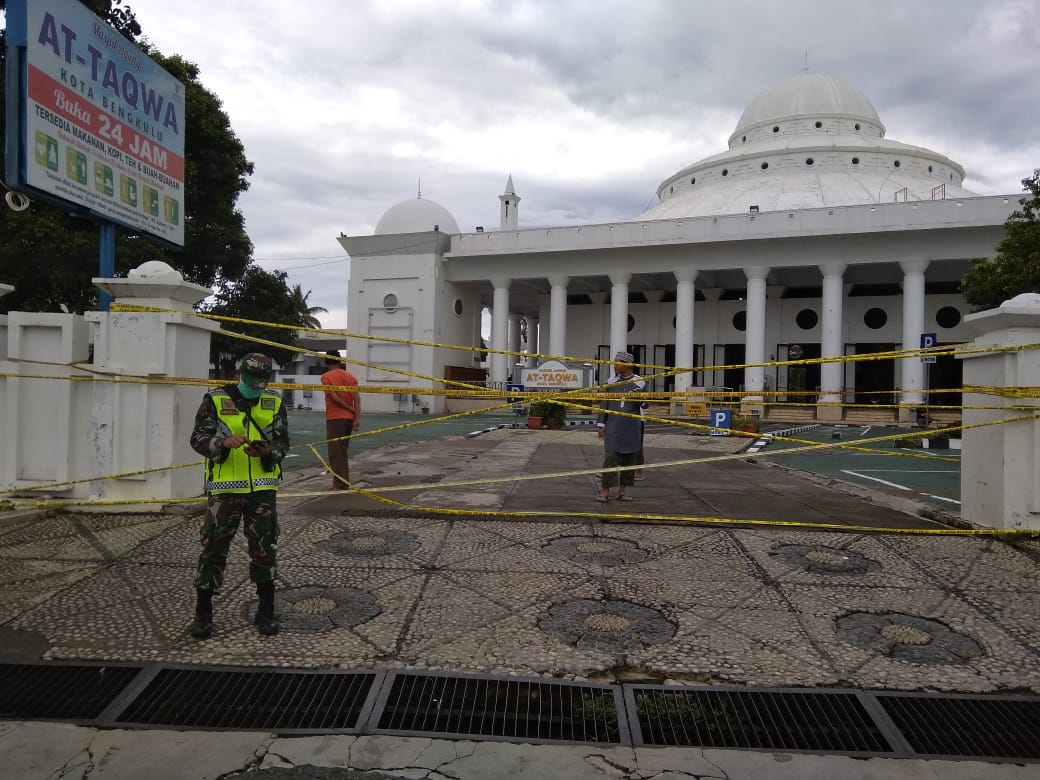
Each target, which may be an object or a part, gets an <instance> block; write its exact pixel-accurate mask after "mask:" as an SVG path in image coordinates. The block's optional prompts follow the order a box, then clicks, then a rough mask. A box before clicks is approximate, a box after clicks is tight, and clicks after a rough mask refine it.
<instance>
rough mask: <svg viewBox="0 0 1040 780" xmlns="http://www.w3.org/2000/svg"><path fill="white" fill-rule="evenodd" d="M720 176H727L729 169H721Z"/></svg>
mask: <svg viewBox="0 0 1040 780" xmlns="http://www.w3.org/2000/svg"><path fill="white" fill-rule="evenodd" d="M722 175H723V176H729V168H723V169H722Z"/></svg>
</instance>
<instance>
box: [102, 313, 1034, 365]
mask: <svg viewBox="0 0 1040 780" xmlns="http://www.w3.org/2000/svg"><path fill="white" fill-rule="evenodd" d="M111 310H112V311H123V312H155V313H166V314H170V313H173V314H187V315H194V316H196V317H200V318H202V319H209V320H214V321H216V322H237V323H241V324H244V325H256V326H260V327H264V328H278V329H283V330H293V331H298V332H301V333H320V334H325V335H331V336H341V337H343V338H344V339H346V338H351V339H358V340H363V341H365V340H367V341H379V342H381V343H388V344H407V345H410V346H418V347H432V348H436V349H452V350H458V351H465V352H479V353H485V354H488V355H507V356H511V357H524V358H536V359H549V360H560V361H564V362H575V363H599V364H610V363H613V362H614V361H613V358H607V359H601V358H588V357H575V356H569V355H552V354H547V353H540V352H521V351H517V350H507V349H494V348H489V347H484V346H480V347H473V346H470V347H467V346H460V345H458V344H444V343H441V342H437V341H420V340H417V339H402V338H394V337H391V336H370V335H368V334H365V333H353V332H351V331H347V330H330V329H326V328H307V327H302V326H299V325H283V324H280V323H272V322H263V321H262V320H250V319H246V318H243V317H227V316H223V315H219V314H209V313H206V312H187V311H183V310H180V309H165V308H160V307H154V306H135V305H131V304H123V303H119V304H116V303H114V304H112V306H111ZM225 335H232V334H225ZM234 335H241V334H234ZM244 338H245V339H246V340H256V341H257V342H258V343H268V344H274V345H276V346H278V348H280V349H294V350H295V351H297V352H301V353H304V354H311V355H317V356H319V357H324V353H318V352H312V351H310V350H305V349H300V348H295V347H287V346H286V345H284V344H280V343H278V342H265V341H264V340H262V339H254V338H253V337H244ZM1030 349H1040V343H1032V344H1018V345H1014V346H1004V347H1000V346H995V345H994V346H990V347H968V346H965V345H964V344H953V345H944V346H936V347H925V348H914V349H900V350H890V351H888V352H871V353H868V354H863V355H839V356H836V357H819V358H801V359H798V360H780V361H769V362H763V363H740V364H732V365H728V364H727V365H716V366H687V367H683V368H679V369H678V371H677V373H689V372H691V371H711V370H715V371H717V370H724V369H731V368H746V367H749V366H751V367H758V366H801V365H819V364H823V363H845V362H862V361H875V360H892V359H894V358H916V357H923V356H940V355H955V356H962V355H977V354H989V353H995V352H1019V351H1023V350H1030ZM344 360H345V362H352V361H350V360H349V359H347V358H344ZM635 365H637V366H640V367H643V368H654V369H656V368H661V369H665V370H666V371H671V370H674V369H675V367H674V366H658V365H654V364H652V363H637V364H635ZM436 381H444V380H441V379H437V380H436Z"/></svg>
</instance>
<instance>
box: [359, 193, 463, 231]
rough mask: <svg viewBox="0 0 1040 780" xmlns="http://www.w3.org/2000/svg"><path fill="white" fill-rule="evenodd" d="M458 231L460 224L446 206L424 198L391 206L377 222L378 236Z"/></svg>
mask: <svg viewBox="0 0 1040 780" xmlns="http://www.w3.org/2000/svg"><path fill="white" fill-rule="evenodd" d="M435 228H436V229H437V230H440V231H441V232H442V233H458V232H459V224H458V223H457V222H456V221H455V217H453V216H452V215H451V212H449V211H448V210H447V209H446V208H444V206H442V205H440V204H439V203H434V202H433V201H432V200H426V199H424V198H411V199H409V200H403V201H401V202H400V203H398V204H397V205H395V206H391V207H390V208H388V209H387V210H386V213H384V214H383V216H381V217H380V218H379V222H377V223H376V232H375V234H376V235H377V236H383V235H391V234H394V233H427V232H429V231H431V230H434V229H435Z"/></svg>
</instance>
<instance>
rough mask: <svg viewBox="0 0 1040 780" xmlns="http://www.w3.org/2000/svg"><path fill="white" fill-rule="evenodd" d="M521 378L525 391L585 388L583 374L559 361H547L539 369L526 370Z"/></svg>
mask: <svg viewBox="0 0 1040 780" xmlns="http://www.w3.org/2000/svg"><path fill="white" fill-rule="evenodd" d="M520 376H521V380H520V381H521V382H522V383H523V386H524V389H525V390H539V389H550V390H570V389H573V388H578V387H584V384H583V383H582V372H581V371H580V370H579V369H576V368H570V367H569V366H567V365H566V364H564V363H562V362H561V361H559V360H546V361H545V362H544V363H542V364H541V365H540V366H538V368H525V369H523V370H522V371H521V372H520Z"/></svg>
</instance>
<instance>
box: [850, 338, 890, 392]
mask: <svg viewBox="0 0 1040 780" xmlns="http://www.w3.org/2000/svg"><path fill="white" fill-rule="evenodd" d="M894 349H896V345H895V344H876V343H875V344H870V343H865V344H864V343H861V344H846V345H845V354H846V355H868V354H872V353H875V352H891V351H893V350H894ZM850 371H851V382H850V381H849V376H850V373H849V372H850ZM845 376H846V386H848V385H850V384H851V385H852V388H853V391H854V397H853V398H854V402H855V403H857V404H894V403H895V402H896V365H895V360H893V359H892V358H884V359H880V360H857V361H855V362H851V363H847V364H846V372H845Z"/></svg>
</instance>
